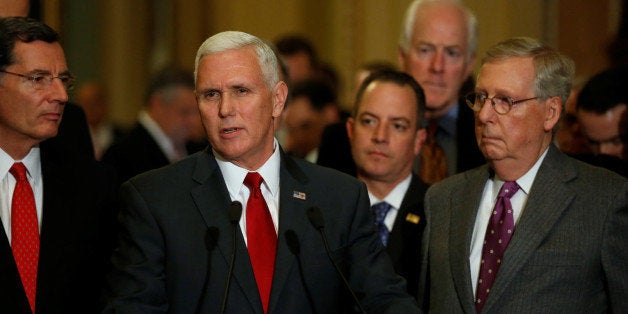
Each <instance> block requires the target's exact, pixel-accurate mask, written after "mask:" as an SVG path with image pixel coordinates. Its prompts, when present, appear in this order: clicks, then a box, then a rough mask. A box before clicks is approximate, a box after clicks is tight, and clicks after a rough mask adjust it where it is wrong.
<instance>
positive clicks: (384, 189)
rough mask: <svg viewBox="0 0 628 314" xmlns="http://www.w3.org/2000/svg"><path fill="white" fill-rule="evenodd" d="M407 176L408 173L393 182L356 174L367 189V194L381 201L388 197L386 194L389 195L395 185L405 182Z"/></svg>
mask: <svg viewBox="0 0 628 314" xmlns="http://www.w3.org/2000/svg"><path fill="white" fill-rule="evenodd" d="M407 175H409V173H408V174H406V176H403V177H401V178H397V179H395V180H380V179H377V178H372V177H368V176H365V175H363V174H360V173H358V179H359V180H360V181H362V182H364V184H366V188H367V189H368V191H369V193H371V194H373V195H374V196H375V197H377V198H378V199H380V200H381V199H384V198H385V197H386V196H388V194H390V192H391V191H392V190H393V189H394V188H395V187H396V186H397V185H399V183H401V182H402V181H403V180H405V179H406V177H407Z"/></svg>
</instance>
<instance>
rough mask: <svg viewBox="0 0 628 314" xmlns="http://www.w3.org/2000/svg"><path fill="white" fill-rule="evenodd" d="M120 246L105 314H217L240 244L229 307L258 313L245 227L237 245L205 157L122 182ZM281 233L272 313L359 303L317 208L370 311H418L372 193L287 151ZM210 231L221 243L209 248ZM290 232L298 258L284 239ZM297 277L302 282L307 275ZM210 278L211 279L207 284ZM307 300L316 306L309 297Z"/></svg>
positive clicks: (216, 172) (222, 193) (226, 200)
mask: <svg viewBox="0 0 628 314" xmlns="http://www.w3.org/2000/svg"><path fill="white" fill-rule="evenodd" d="M122 199H123V204H124V205H123V210H122V213H121V215H120V221H121V223H122V232H121V235H120V247H119V248H118V249H117V250H116V252H115V253H114V256H113V263H114V271H113V272H112V274H111V276H110V279H109V282H110V297H109V302H108V307H107V309H106V311H105V312H107V313H108V312H115V313H165V312H170V313H193V312H194V311H196V310H198V311H199V312H202V313H217V312H219V309H220V306H221V300H222V298H223V290H224V287H225V282H226V279H227V278H226V277H227V273H228V267H229V260H230V256H231V254H232V251H233V249H232V248H233V246H234V245H235V247H236V253H235V254H236V256H235V265H234V273H233V279H232V282H231V286H230V290H229V295H228V303H227V308H226V311H227V312H228V313H262V312H263V311H262V303H261V301H260V297H259V294H258V290H257V286H256V283H255V278H254V276H253V271H252V268H251V263H250V260H249V256H248V253H247V248H246V246H245V243H244V240H243V237H242V233H241V230H240V229H239V225H236V226H235V228H237V229H236V234H237V237H236V243H235V244H234V243H233V242H232V232H233V226H232V225H231V224H230V223H229V218H228V214H227V207H228V206H229V204H230V203H231V199H230V197H229V193H228V191H227V188H226V185H225V182H224V179H223V176H222V173H221V171H220V168H219V167H218V165H217V163H216V160H215V159H214V157H213V156H212V155H211V153H210V152H208V151H203V152H199V153H196V154H194V155H192V156H190V157H188V158H186V159H184V160H182V161H180V162H178V163H175V164H173V165H170V166H168V167H165V168H161V169H157V170H153V171H150V172H148V173H145V174H142V175H139V176H137V177H135V178H133V179H131V180H130V181H128V182H126V183H125V184H124V185H123V186H122ZM279 204H280V205H279V207H280V208H279V231H278V242H277V252H276V261H275V272H274V277H273V285H272V290H271V296H270V304H269V313H313V312H315V313H343V312H349V311H352V310H353V301H352V299H351V297H350V296H349V295H348V294H347V292H346V289H345V287H344V286H343V284H342V282H341V280H340V279H339V277H338V275H337V274H336V272H335V270H334V268H333V267H332V264H331V263H330V260H329V258H328V256H327V254H326V253H325V249H324V246H323V242H322V239H321V235H320V234H319V232H318V231H317V229H315V228H314V227H313V226H312V224H311V223H310V222H309V221H308V218H307V215H306V211H307V210H308V209H309V208H311V207H312V206H317V207H319V208H320V209H321V211H322V213H323V216H324V219H325V228H324V230H325V232H326V234H327V238H328V240H329V246H330V249H331V255H332V256H333V258H334V259H335V261H336V262H337V263H338V264H339V266H340V268H341V269H342V270H343V272H344V274H345V276H347V278H348V281H349V283H350V284H351V286H352V287H353V290H354V291H355V293H356V294H357V296H358V297H359V298H360V300H361V303H362V305H363V306H364V308H366V309H367V311H370V312H377V313H383V312H386V311H391V312H395V313H415V312H418V308H417V307H416V303H415V301H414V300H413V298H412V297H411V296H409V295H408V294H407V293H406V292H405V282H404V280H403V278H401V277H399V276H397V275H396V274H395V273H394V270H393V268H392V265H391V264H390V260H389V259H388V258H387V257H386V253H385V251H384V248H383V246H382V244H381V242H380V240H379V237H378V236H377V234H376V233H375V228H374V227H373V222H372V218H371V215H370V213H369V206H368V196H367V193H366V187H365V186H364V184H363V183H360V182H359V181H357V180H356V179H355V178H351V177H350V176H347V175H344V174H341V173H339V172H337V171H334V170H331V169H326V168H322V167H319V166H316V165H314V164H310V163H308V162H305V161H302V160H297V159H293V158H291V157H288V156H286V155H285V154H284V153H283V152H282V155H281V167H280V197H279ZM209 228H212V229H213V228H217V230H218V236H217V244H216V247H214V248H208V247H207V246H206V242H205V238H206V236H207V233H208V229H209ZM290 230H292V232H294V233H295V234H296V236H297V238H298V241H299V243H300V254H299V255H298V256H296V255H295V254H293V253H292V252H291V251H290V249H289V248H288V245H287V243H286V238H285V234H286V233H287V232H290ZM301 273H302V274H303V276H301ZM207 278H208V279H207ZM308 299H310V300H311V301H309V300H308Z"/></svg>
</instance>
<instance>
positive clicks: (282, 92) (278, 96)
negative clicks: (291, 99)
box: [273, 81, 288, 118]
mask: <svg viewBox="0 0 628 314" xmlns="http://www.w3.org/2000/svg"><path fill="white" fill-rule="evenodd" d="M287 98H288V86H287V85H286V83H284V82H283V81H279V83H277V84H276V85H275V88H273V118H278V117H279V116H281V113H282V112H283V108H284V106H285V105H286V99H287Z"/></svg>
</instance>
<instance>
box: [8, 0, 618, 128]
mask: <svg viewBox="0 0 628 314" xmlns="http://www.w3.org/2000/svg"><path fill="white" fill-rule="evenodd" d="M3 1H12V0H3ZM30 1H31V16H33V17H36V18H40V19H42V20H43V21H44V22H46V23H47V24H49V25H51V26H52V27H53V28H55V29H56V30H58V31H59V32H60V33H61V35H62V44H63V46H64V48H65V51H66V54H67V56H66V57H67V59H68V62H69V67H70V70H71V71H72V72H73V73H74V74H75V75H76V76H77V78H78V84H79V85H81V83H82V82H87V81H93V80H96V81H100V82H101V83H102V84H103V85H104V87H105V90H106V93H107V95H108V102H109V103H110V114H111V118H112V120H113V121H114V122H116V123H118V124H121V125H131V124H132V123H133V122H134V121H135V119H136V115H137V112H138V110H139V109H140V108H141V106H142V104H143V97H144V91H145V90H146V86H147V84H148V80H149V77H150V75H151V74H152V73H153V72H154V71H156V70H158V69H159V68H161V67H163V66H165V65H172V64H174V65H178V66H182V67H185V68H188V69H190V70H193V67H194V57H195V54H196V50H197V48H198V46H199V45H200V44H201V43H202V42H203V41H204V40H205V39H206V38H207V37H209V36H211V35H212V34H215V33H217V32H220V31H224V30H240V31H244V32H248V33H251V34H253V35H256V36H258V37H260V38H263V39H267V40H270V41H274V40H275V39H277V38H279V37H280V36H283V35H286V34H299V35H302V36H304V37H306V38H308V39H310V40H311V42H312V43H313V44H314V46H315V48H316V50H317V52H318V54H319V58H320V60H321V61H322V62H324V63H326V64H328V65H330V66H331V67H332V68H333V69H334V70H335V71H336V72H337V74H338V76H339V79H340V82H341V87H340V90H339V94H340V100H341V105H342V106H344V107H346V106H348V105H349V102H350V100H351V98H352V95H351V94H352V91H353V90H354V88H355V87H354V86H353V84H354V83H353V81H354V80H353V79H352V78H353V75H354V73H355V72H356V70H357V68H358V67H359V66H360V65H361V64H363V63H365V62H368V61H371V60H385V61H389V62H391V63H393V64H397V41H398V37H399V33H400V29H401V21H402V19H403V14H404V11H405V9H406V7H407V6H408V4H409V3H410V0H386V1H384V0H316V1H312V0H230V1H218V0H102V1H94V0H30ZM627 2H628V0H596V1H591V0H525V1H524V0H519V1H508V0H466V1H464V3H465V4H466V5H467V6H469V7H470V8H471V9H472V10H473V11H474V12H475V14H476V16H477V18H478V27H479V50H478V53H479V56H482V55H483V54H484V52H485V51H486V49H487V48H488V47H489V46H491V45H493V44H495V43H496V42H498V41H500V40H503V39H506V38H509V37H513V36H530V37H536V38H539V39H542V40H544V41H546V42H548V43H549V44H551V45H552V46H554V47H556V48H558V49H559V50H560V51H561V52H563V53H565V54H567V55H569V56H570V57H572V58H573V59H574V60H575V62H576V65H577V73H576V75H577V78H576V79H577V81H583V80H586V79H587V78H589V77H590V76H591V75H593V74H595V73H597V72H599V71H600V70H602V69H604V68H606V67H608V65H609V62H610V61H609V58H608V55H609V54H608V51H609V47H610V46H611V45H615V46H614V47H616V46H617V43H618V38H622V37H624V38H625V36H626V28H627V26H626V25H625V24H626V17H625V15H626V13H625V10H622V8H623V7H626V3H627ZM622 12H623V13H622ZM623 40H624V42H623V45H625V39H623Z"/></svg>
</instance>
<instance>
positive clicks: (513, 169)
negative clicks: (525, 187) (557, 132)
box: [488, 143, 549, 181]
mask: <svg viewBox="0 0 628 314" xmlns="http://www.w3.org/2000/svg"><path fill="white" fill-rule="evenodd" d="M547 147H549V143H543V144H542V145H540V146H539V147H537V148H536V150H535V152H536V153H535V154H533V155H531V156H532V157H530V158H519V159H515V158H505V159H502V160H492V161H488V163H489V165H490V166H491V168H493V170H494V171H495V174H496V175H497V176H499V178H501V179H502V180H504V181H516V180H517V179H519V178H521V177H522V176H523V175H524V174H526V173H527V172H528V171H530V169H531V168H532V167H533V166H534V164H535V163H536V162H537V161H538V160H539V158H541V156H542V155H543V153H544V152H545V150H546V149H547Z"/></svg>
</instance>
